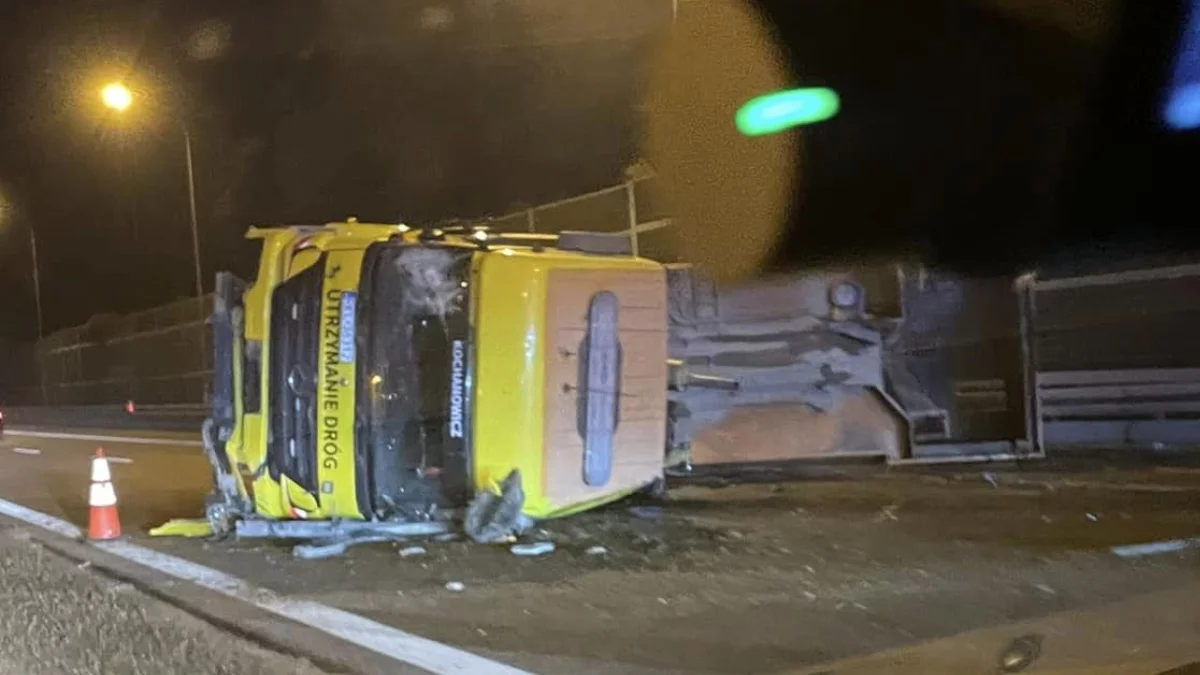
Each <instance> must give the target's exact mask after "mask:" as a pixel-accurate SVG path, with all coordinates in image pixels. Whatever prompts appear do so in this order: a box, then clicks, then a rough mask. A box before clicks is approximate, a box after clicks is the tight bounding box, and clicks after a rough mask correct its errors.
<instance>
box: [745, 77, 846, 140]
mask: <svg viewBox="0 0 1200 675" xmlns="http://www.w3.org/2000/svg"><path fill="white" fill-rule="evenodd" d="M840 107H841V101H840V99H839V98H838V95H837V92H835V91H834V90H832V89H829V88H827V87H804V88H801V89H788V90H786V91H777V92H773V93H770V94H766V95H764V96H759V97H756V98H752V99H750V100H749V101H747V102H746V103H745V105H743V106H742V107H741V108H739V109H738V111H737V115H736V116H735V117H734V122H735V123H736V124H737V128H738V131H740V132H742V133H743V134H745V135H747V136H764V135H766V134H774V133H779V132H780V131H783V130H785V129H790V128H792V127H798V126H800V125H803V124H813V123H814V122H824V121H825V120H827V119H829V118H831V117H833V116H834V115H836V114H837V113H838V109H839V108H840Z"/></svg>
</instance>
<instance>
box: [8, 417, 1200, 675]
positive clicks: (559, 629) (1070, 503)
mask: <svg viewBox="0 0 1200 675" xmlns="http://www.w3.org/2000/svg"><path fill="white" fill-rule="evenodd" d="M61 431H62V432H63V433H67V434H82V435H87V434H89V433H91V432H88V431H86V430H79V429H71V430H61ZM96 433H97V434H120V435H130V432H128V431H121V432H96ZM136 435H138V436H145V437H154V438H155V440H153V441H151V442H148V443H147V442H143V443H127V442H119V441H107V442H104V443H103V444H104V447H105V450H106V451H107V453H108V454H109V455H110V456H113V457H118V458H121V459H122V460H128V461H118V462H117V463H114V465H113V472H114V481H115V484H116V488H117V491H118V496H119V499H120V509H121V517H122V520H123V524H124V525H125V528H126V532H127V533H128V534H129V535H130V537H131V538H132V539H134V540H135V541H137V542H138V543H142V544H144V545H147V546H149V547H152V548H154V549H156V550H159V551H163V552H169V553H171V554H173V555H177V556H180V557H183V558H186V559H188V560H192V561H195V562H199V563H201V564H204V565H207V566H210V567H212V568H215V569H218V570H221V571H225V572H228V573H231V574H234V575H236V576H238V577H241V578H243V579H246V580H248V581H250V582H252V583H254V584H256V585H258V586H261V587H264V588H267V589H270V590H272V591H274V592H276V593H279V594H281V595H286V596H288V597H295V598H303V599H310V600H315V601H319V602H321V603H325V604H327V605H331V606H334V607H337V608H341V609H344V610H347V611H350V612H354V613H356V614H359V615H361V616H365V617H368V618H371V619H373V620H375V621H379V622H381V623H385V624H388V625H392V626H396V627H398V628H401V629H403V630H405V631H408V632H411V633H414V634H417V635H421V636H425V637H428V638H431V639H435V640H438V641H440V642H443V643H446V644H451V645H455V646H458V647H461V648H465V649H468V650H470V651H472V652H474V653H477V654H481V655H484V656H486V657H488V658H493V659H497V660H499V661H502V662H504V663H509V664H512V665H515V666H518V667H521V668H524V669H526V670H529V671H532V672H538V673H558V672H561V673H626V672H628V673H676V672H678V673H684V672H686V673H750V672H755V673H757V672H771V673H788V672H855V673H857V672H890V669H891V668H892V667H894V666H895V664H896V663H898V661H896V659H897V658H901V659H902V660H903V658H907V657H903V656H897V655H919V654H927V655H928V654H934V655H936V657H937V659H940V660H935V661H919V660H918V661H916V663H926V664H929V663H933V664H935V665H933V666H929V667H928V668H927V669H926V670H925V671H921V670H920V669H919V668H918V669H917V670H914V671H913V672H994V671H995V659H996V656H997V654H996V652H997V651H998V650H1000V649H1001V648H1002V647H1003V646H1004V644H1006V643H1007V642H1008V641H1011V640H1012V639H1014V638H1016V637H1020V636H1021V635H1025V634H1035V635H1040V636H1042V638H1044V639H1045V640H1046V646H1045V647H1043V649H1044V650H1045V656H1044V657H1043V658H1044V659H1045V661H1044V663H1047V664H1050V665H1051V666H1054V668H1057V669H1042V670H1033V671H1030V672H1064V673H1065V672H1100V671H1097V670H1094V667H1095V664H1094V663H1093V664H1092V667H1093V670H1092V671H1088V670H1086V669H1085V670H1082V671H1072V670H1070V668H1074V667H1076V666H1077V665H1078V663H1079V659H1080V658H1083V659H1085V660H1086V659H1088V658H1092V659H1096V658H1101V659H1104V660H1103V663H1105V664H1112V663H1116V661H1114V659H1117V657H1116V656H1114V655H1113V654H1112V653H1106V652H1104V651H1103V650H1100V649H1098V645H1099V644H1100V642H1104V643H1105V644H1110V643H1113V639H1112V636H1113V635H1115V634H1124V635H1127V636H1130V639H1131V640H1133V642H1132V643H1128V642H1127V643H1120V644H1121V645H1122V649H1125V651H1124V652H1121V654H1123V655H1124V656H1122V658H1125V657H1129V658H1132V659H1134V660H1135V661H1136V660H1138V659H1141V658H1142V655H1144V656H1147V657H1150V656H1153V657H1154V658H1155V659H1157V660H1155V661H1153V662H1151V661H1145V662H1144V664H1143V665H1145V668H1143V669H1141V670H1138V669H1136V668H1134V669H1129V670H1112V671H1109V672H1146V673H1158V672H1162V671H1163V670H1165V669H1166V667H1165V665H1164V664H1166V665H1170V664H1175V665H1178V664H1179V663H1182V662H1183V661H1182V660H1186V659H1187V658H1192V657H1200V653H1190V652H1189V649H1188V645H1190V644H1192V643H1193V642H1195V643H1196V644H1197V645H1198V647H1197V649H1198V650H1200V641H1192V640H1190V638H1192V637H1194V636H1196V635H1200V617H1198V616H1197V611H1194V610H1193V611H1190V613H1189V611H1188V608H1189V607H1190V608H1197V607H1200V602H1197V600H1200V590H1198V589H1197V588H1196V582H1197V581H1200V579H1198V576H1197V574H1196V570H1197V568H1196V563H1197V557H1196V556H1195V555H1194V554H1191V553H1187V552H1185V553H1181V554H1171V555H1161V556H1152V557H1145V558H1138V559H1132V560H1131V559H1124V558H1120V557H1118V556H1115V555H1113V553H1112V552H1111V551H1110V550H1109V547H1110V546H1113V545H1118V544H1126V543H1136V542H1143V541H1151V540H1156V539H1165V538H1174V537H1195V536H1200V469H1198V468H1197V467H1195V466H1188V465H1184V466H1173V467H1158V466H1148V465H1143V464H1130V465H1127V466H1122V467H1111V466H1109V467H1107V468H1104V467H1098V466H1096V465H1085V466H1075V467H1068V468H1065V469H1064V468H1062V467H1051V466H1043V465H1033V466H1031V467H1026V468H1024V469H1022V470H1016V469H1005V468H995V467H982V468H981V467H966V468H959V469H939V470H926V471H922V472H907V471H906V472H867V473H863V474H857V473H856V474H838V473H837V472H833V473H832V474H829V475H827V477H826V478H825V479H824V480H819V481H809V482H800V483H790V484H785V485H743V486H733V487H727V488H717V489H714V488H699V487H688V488H683V489H681V490H678V491H675V492H673V493H672V495H671V497H670V498H669V500H668V501H667V502H666V503H665V504H661V505H657V506H651V507H650V508H641V509H638V510H636V511H631V510H630V509H629V508H628V505H621V506H619V507H616V508H613V509H609V510H606V511H601V512H594V513H590V514H584V515H582V516H579V517H576V518H572V519H567V520H563V521H557V522H552V523H546V524H544V526H543V527H544V529H542V530H540V531H538V532H535V534H534V537H535V538H537V539H540V540H546V541H554V542H555V543H556V544H557V550H556V551H555V552H554V553H552V554H549V555H546V556H544V557H539V558H523V557H517V556H514V555H512V554H511V553H510V552H509V551H508V550H507V549H505V548H502V547H481V546H476V545H470V544H467V543H465V542H439V543H435V542H423V543H422V546H423V547H424V548H425V550H426V552H425V553H424V554H423V555H416V556H410V557H401V556H400V555H398V549H399V547H398V546H397V545H395V544H376V545H371V546H364V547H362V548H360V549H355V550H353V551H351V553H349V554H348V555H346V556H345V557H343V558H339V559H331V560H323V561H299V560H295V559H293V558H292V557H291V555H290V551H289V549H288V548H287V547H286V546H285V545H283V544H276V543H270V542H261V541H243V542H220V543H217V542H206V541H197V540H183V539H169V540H163V539H151V538H149V537H147V536H146V535H145V534H144V532H145V531H146V530H147V529H148V528H150V527H152V526H154V525H157V524H159V523H161V522H163V521H164V520H166V519H168V518H171V517H194V516H197V515H199V514H200V513H201V508H202V504H203V498H204V495H205V494H206V493H207V491H208V489H209V476H210V474H209V469H208V465H207V463H206V462H205V460H204V458H203V456H202V455H201V451H200V449H199V448H198V447H196V446H195V441H196V437H195V435H192V434H170V433H162V432H159V433H153V432H145V433H143V432H138V433H137V434H136ZM97 444H98V442H97V441H94V440H79V439H63V438H45V437H29V436H22V435H20V433H19V432H16V431H10V432H9V433H8V434H7V436H6V437H5V439H4V441H3V443H0V497H2V498H4V499H7V500H10V501H15V502H18V503H20V504H23V505H25V506H28V507H31V508H34V509H37V510H39V511H43V512H45V513H49V514H51V515H55V516H58V517H61V518H64V519H67V520H69V521H71V522H74V523H76V524H78V525H80V526H84V525H85V524H86V516H87V506H86V495H87V487H88V472H89V468H90V465H89V460H90V458H91V456H92V453H93V452H94V451H95V447H96V446H97ZM985 469H986V470H985ZM643 506H645V505H643ZM447 582H459V583H461V584H462V586H463V590H461V591H451V590H447V588H446V584H447ZM1147 598H1149V600H1147ZM1170 598H1176V599H1177V601H1176V602H1172V601H1170ZM1126 608H1127V609H1126ZM1105 612H1107V614H1105ZM1062 617H1075V618H1073V619H1070V620H1069V621H1068V620H1064V619H1063V618H1062ZM1080 617H1082V618H1080ZM1087 617H1105V618H1104V619H1103V620H1102V621H1101V620H1099V619H1097V620H1096V621H1098V622H1099V623H1095V622H1093V624H1088V623H1087V621H1088V619H1087ZM1122 620H1125V621H1127V622H1129V627H1128V629H1127V630H1125V631H1124V633H1121V631H1120V628H1119V626H1120V625H1121V621H1122ZM1101 624H1102V625H1111V626H1117V628H1109V629H1108V630H1107V632H1105V633H1104V636H1105V637H1104V639H1103V640H1097V641H1091V640H1089V638H1088V637H1087V635H1082V636H1081V635H1080V634H1079V633H1078V631H1077V632H1076V633H1075V634H1073V635H1066V633H1065V632H1064V629H1063V628H1062V626H1065V625H1101ZM1150 624H1152V625H1154V626H1155V627H1156V629H1155V630H1154V631H1146V630H1145V629H1144V627H1145V626H1146V625H1150ZM1135 629H1136V630H1135ZM1156 640H1157V641H1158V642H1155V641H1156ZM1131 645H1132V646H1131ZM948 653H949V654H950V655H951V657H948V656H947V654H948ZM1130 654H1132V656H1130ZM873 655H874V656H873ZM872 658H876V659H877V660H876V661H871V659H872ZM912 658H918V657H917V656H913V657H912ZM927 658H931V657H927ZM878 659H884V661H882V662H881V661H879V660H878ZM964 659H966V661H964ZM972 659H973V661H972ZM1181 659H1182V660H1181ZM833 662H842V663H844V664H845V665H844V666H829V665H828V664H830V663H833ZM968 662H969V663H972V664H976V665H978V667H979V668H980V669H979V670H976V669H975V667H974V666H967V665H964V664H966V663H968ZM951 663H953V664H957V665H955V666H954V667H949V666H947V668H946V669H945V670H942V669H941V668H939V667H938V666H937V665H936V664H942V665H947V664H951ZM1120 663H1121V664H1122V665H1129V662H1128V659H1126V660H1123V661H1120ZM887 664H892V665H891V666H889V665H887ZM1064 664H1065V665H1064ZM1049 667H1050V666H1047V668H1049ZM843 668H844V670H843Z"/></svg>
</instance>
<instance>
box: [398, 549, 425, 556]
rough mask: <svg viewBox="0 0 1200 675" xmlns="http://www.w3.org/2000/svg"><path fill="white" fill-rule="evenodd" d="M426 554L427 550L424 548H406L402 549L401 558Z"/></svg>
mask: <svg viewBox="0 0 1200 675" xmlns="http://www.w3.org/2000/svg"><path fill="white" fill-rule="evenodd" d="M425 553H426V550H425V547H424V546H405V547H404V548H402V549H400V557H401V558H412V557H415V556H419V555H425Z"/></svg>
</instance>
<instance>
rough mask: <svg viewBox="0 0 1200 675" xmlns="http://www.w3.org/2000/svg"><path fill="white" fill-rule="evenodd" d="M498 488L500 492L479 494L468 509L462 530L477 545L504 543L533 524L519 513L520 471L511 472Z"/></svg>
mask: <svg viewBox="0 0 1200 675" xmlns="http://www.w3.org/2000/svg"><path fill="white" fill-rule="evenodd" d="M498 487H499V492H493V491H490V490H485V491H483V492H480V493H479V494H478V495H476V496H475V499H473V500H471V503H470V505H469V506H467V515H466V518H464V519H463V530H464V531H466V533H467V536H469V537H470V538H471V539H473V540H474V541H476V542H477V543H480V544H507V543H509V542H511V541H513V540H514V539H515V538H516V536H517V535H519V534H521V533H522V532H524V531H525V530H528V529H529V527H530V526H532V524H533V523H532V522H531V521H530V520H529V519H528V518H526V517H525V516H523V515H522V514H521V508H522V507H523V506H524V505H525V490H524V488H523V487H522V486H521V472H520V471H519V470H517V469H513V470H512V472H510V473H509V474H508V476H507V477H505V479H504V480H503V481H502V482H501V483H500V485H499V486H498Z"/></svg>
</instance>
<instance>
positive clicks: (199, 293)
mask: <svg viewBox="0 0 1200 675" xmlns="http://www.w3.org/2000/svg"><path fill="white" fill-rule="evenodd" d="M100 100H101V101H103V102H104V105H105V106H107V107H108V108H111V109H112V110H115V111H117V112H124V111H126V110H128V109H129V106H131V105H133V92H132V91H130V90H129V87H126V86H125V85H124V84H121V83H120V82H110V83H109V84H107V85H105V86H104V88H103V89H101V90H100ZM179 126H180V128H181V129H183V148H184V160H185V161H186V162H187V182H188V213H189V215H190V216H191V220H192V264H193V266H194V267H195V272H196V297H197V298H200V297H203V296H204V281H203V278H202V276H201V273H200V228H199V227H197V225H196V174H195V171H194V170H193V167H192V134H191V133H190V132H189V131H188V128H187V124H186V123H185V122H184V121H183V120H179Z"/></svg>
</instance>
